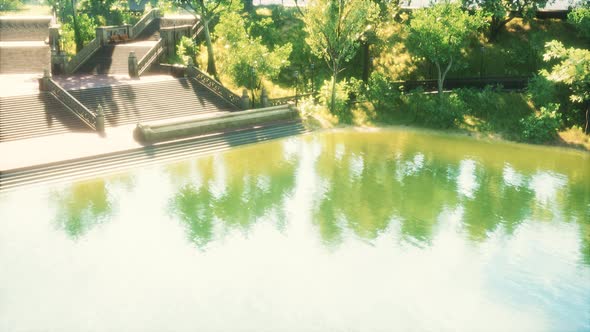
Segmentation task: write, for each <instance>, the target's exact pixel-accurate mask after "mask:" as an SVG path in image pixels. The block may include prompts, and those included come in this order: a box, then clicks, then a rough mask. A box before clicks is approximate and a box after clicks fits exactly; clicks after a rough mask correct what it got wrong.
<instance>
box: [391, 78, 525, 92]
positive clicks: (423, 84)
mask: <svg viewBox="0 0 590 332" xmlns="http://www.w3.org/2000/svg"><path fill="white" fill-rule="evenodd" d="M529 79H530V77H509V76H508V77H471V78H448V79H446V80H445V81H444V87H443V88H444V89H445V90H452V89H459V88H476V89H483V88H485V87H486V86H490V85H491V86H498V85H499V86H502V89H504V90H523V89H524V88H526V86H527V84H528V81H529ZM391 84H392V85H393V86H396V87H399V86H403V87H404V90H406V91H410V90H414V89H417V88H422V89H424V91H436V90H437V89H438V81H437V80H421V81H399V82H391Z"/></svg>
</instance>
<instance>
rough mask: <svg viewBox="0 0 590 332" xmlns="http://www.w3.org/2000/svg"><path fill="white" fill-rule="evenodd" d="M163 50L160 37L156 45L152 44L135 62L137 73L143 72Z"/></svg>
mask: <svg viewBox="0 0 590 332" xmlns="http://www.w3.org/2000/svg"><path fill="white" fill-rule="evenodd" d="M162 52H164V47H163V46H162V39H160V40H158V42H157V43H156V45H154V46H153V47H152V48H151V49H150V50H149V51H148V52H147V53H146V54H145V55H144V56H143V57H142V58H141V59H140V60H139V61H138V62H137V73H138V75H139V76H141V74H143V72H145V71H146V70H147V69H148V68H149V67H150V65H152V64H153V63H154V61H156V60H157V59H158V58H159V56H160V54H162Z"/></svg>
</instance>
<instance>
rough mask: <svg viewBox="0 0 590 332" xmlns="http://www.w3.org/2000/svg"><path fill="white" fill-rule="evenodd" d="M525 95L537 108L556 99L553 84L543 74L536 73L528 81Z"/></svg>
mask: <svg viewBox="0 0 590 332" xmlns="http://www.w3.org/2000/svg"><path fill="white" fill-rule="evenodd" d="M527 97H528V98H529V99H530V100H531V101H532V102H533V104H535V106H537V107H539V108H540V107H543V106H547V105H549V104H550V103H554V102H555V101H556V99H557V96H556V91H555V84H554V83H553V82H551V81H550V80H548V79H547V77H545V76H543V75H536V76H534V77H533V78H531V79H530V81H529V84H528V86H527Z"/></svg>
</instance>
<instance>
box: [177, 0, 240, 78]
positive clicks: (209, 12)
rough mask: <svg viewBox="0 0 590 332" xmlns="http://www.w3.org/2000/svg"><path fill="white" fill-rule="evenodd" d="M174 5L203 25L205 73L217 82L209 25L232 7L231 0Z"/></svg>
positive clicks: (184, 1) (194, 0)
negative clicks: (205, 54)
mask: <svg viewBox="0 0 590 332" xmlns="http://www.w3.org/2000/svg"><path fill="white" fill-rule="evenodd" d="M174 3H175V4H176V5H177V6H180V7H182V8H184V9H186V10H188V11H189V12H191V13H193V15H194V16H195V17H196V18H197V19H198V20H200V21H201V23H202V24H203V33H204V34H205V43H206V45H207V73H209V74H210V75H212V76H213V77H215V79H216V80H218V81H219V75H218V74H217V68H216V67H215V54H214V53H215V52H214V51H213V43H212V41H211V33H210V32H209V24H211V21H212V20H213V19H214V18H217V17H218V16H219V15H220V13H221V12H223V11H224V10H226V9H228V8H230V7H231V6H232V0H174Z"/></svg>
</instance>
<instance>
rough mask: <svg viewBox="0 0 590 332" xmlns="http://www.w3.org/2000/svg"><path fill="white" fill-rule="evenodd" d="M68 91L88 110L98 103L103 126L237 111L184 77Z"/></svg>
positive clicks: (198, 84)
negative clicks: (102, 114) (103, 118)
mask: <svg viewBox="0 0 590 332" xmlns="http://www.w3.org/2000/svg"><path fill="white" fill-rule="evenodd" d="M68 92H69V93H70V94H71V95H72V96H74V97H75V98H76V99H78V100H79V101H80V102H81V103H82V104H84V106H86V107H87V108H88V109H90V110H96V109H97V108H98V105H101V106H102V107H103V110H104V115H105V126H106V127H109V126H110V127H112V126H120V125H126V124H135V123H138V122H149V121H154V120H163V119H172V118H178V117H185V116H194V115H213V114H214V113H220V114H221V113H226V112H232V111H237V110H238V108H236V107H235V106H233V105H232V104H230V103H228V102H226V101H225V100H223V99H221V98H220V97H219V96H217V95H216V94H215V93H213V92H212V91H211V90H209V89H207V88H205V87H204V86H203V85H201V84H200V83H198V82H196V81H194V80H191V79H187V78H180V79H169V80H164V81H159V82H150V83H136V84H127V85H114V86H107V87H99V88H92V89H79V90H69V91H68Z"/></svg>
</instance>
